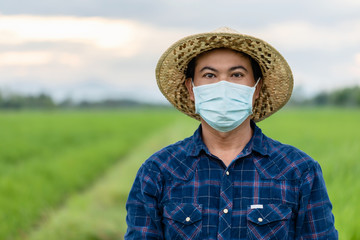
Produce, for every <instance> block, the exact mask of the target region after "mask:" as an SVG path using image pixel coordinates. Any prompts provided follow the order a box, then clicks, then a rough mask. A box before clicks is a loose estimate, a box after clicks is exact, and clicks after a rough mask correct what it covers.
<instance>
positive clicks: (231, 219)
mask: <svg viewBox="0 0 360 240" xmlns="http://www.w3.org/2000/svg"><path fill="white" fill-rule="evenodd" d="M251 126H252V128H253V129H254V134H253V137H252V138H251V140H250V141H249V143H248V144H247V146H246V147H245V148H244V149H243V151H242V152H241V153H240V154H239V155H238V156H237V157H236V159H235V160H234V161H232V163H231V164H230V165H229V166H228V167H226V166H225V165H224V163H223V162H222V161H221V160H220V159H219V158H217V157H216V156H214V155H212V154H211V153H210V152H209V150H208V149H207V147H206V146H205V144H204V143H203V141H202V138H201V127H199V129H198V130H197V131H196V132H195V133H194V135H193V136H192V137H189V138H187V139H184V140H183V141H180V142H178V143H175V144H173V145H170V146H168V147H166V148H164V149H162V150H161V151H159V152H157V153H155V154H154V155H153V156H151V157H150V158H149V159H148V160H147V161H146V162H145V163H144V164H143V165H142V166H141V168H140V170H139V171H138V174H137V176H136V179H135V182H134V185H133V187H132V189H131V191H130V194H129V198H128V201H127V204H126V208H127V212H128V214H127V218H126V221H127V224H128V229H127V233H126V235H125V239H338V233H337V231H336V230H335V227H334V216H333V214H332V212H331V209H332V206H331V203H330V200H329V197H328V194H327V191H326V188H325V182H324V179H323V176H322V172H321V169H320V166H319V164H318V163H317V162H316V161H314V160H313V159H312V158H310V157H309V156H308V155H306V154H305V153H304V152H302V151H300V150H298V149H296V148H294V147H292V146H289V145H284V144H281V143H279V142H277V141H274V140H272V139H270V138H268V137H266V136H265V135H264V134H263V133H262V132H261V130H260V128H258V127H257V126H256V125H255V123H253V122H252V123H251Z"/></svg>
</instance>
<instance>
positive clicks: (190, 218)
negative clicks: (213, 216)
mask: <svg viewBox="0 0 360 240" xmlns="http://www.w3.org/2000/svg"><path fill="white" fill-rule="evenodd" d="M163 216H164V217H166V218H169V219H172V220H174V221H177V222H181V223H183V224H185V225H189V224H193V223H195V222H197V221H200V220H201V218H202V215H201V206H200V205H199V204H192V203H179V204H175V203H168V204H166V205H165V206H164V214H163Z"/></svg>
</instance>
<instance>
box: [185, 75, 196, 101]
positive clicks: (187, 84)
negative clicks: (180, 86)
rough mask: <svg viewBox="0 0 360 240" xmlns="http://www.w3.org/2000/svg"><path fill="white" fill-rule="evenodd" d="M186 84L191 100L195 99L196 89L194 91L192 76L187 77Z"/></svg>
mask: <svg viewBox="0 0 360 240" xmlns="http://www.w3.org/2000/svg"><path fill="white" fill-rule="evenodd" d="M185 86H186V88H187V90H188V92H189V98H190V100H191V101H193V102H194V101H195V97H194V91H193V85H192V78H187V79H186V80H185Z"/></svg>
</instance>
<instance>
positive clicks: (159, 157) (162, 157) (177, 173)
mask: <svg viewBox="0 0 360 240" xmlns="http://www.w3.org/2000/svg"><path fill="white" fill-rule="evenodd" d="M191 144H192V137H188V138H185V139H183V140H181V141H178V142H175V143H173V144H170V145H168V146H166V147H164V148H162V149H160V150H159V151H157V152H155V153H154V154H152V155H151V156H150V157H149V158H148V159H147V160H146V161H145V162H144V164H143V166H142V167H143V168H147V169H151V170H152V171H156V172H158V173H159V174H161V175H166V176H168V177H177V178H181V179H182V178H187V177H188V176H189V174H190V173H192V172H193V170H192V169H191V167H190V166H189V162H188V161H187V159H188V152H189V149H190V148H191Z"/></svg>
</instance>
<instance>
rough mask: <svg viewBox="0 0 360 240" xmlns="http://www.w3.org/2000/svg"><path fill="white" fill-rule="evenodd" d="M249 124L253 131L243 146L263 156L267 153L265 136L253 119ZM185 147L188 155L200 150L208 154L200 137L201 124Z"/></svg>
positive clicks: (267, 147)
mask: <svg viewBox="0 0 360 240" xmlns="http://www.w3.org/2000/svg"><path fill="white" fill-rule="evenodd" d="M250 126H251V128H252V129H253V131H254V133H253V136H252V137H251V139H250V141H249V142H248V144H247V146H246V147H245V148H247V149H248V150H250V151H252V150H253V151H255V152H257V153H260V154H261V155H263V156H265V155H269V145H268V142H267V140H266V136H265V135H264V134H263V133H262V131H261V129H260V128H259V127H258V126H257V125H256V124H255V122H254V121H252V120H251V121H250ZM186 148H187V149H186V152H187V154H188V156H193V157H196V156H198V155H199V154H200V152H201V151H204V152H205V153H207V154H209V155H210V151H209V149H208V148H207V147H206V145H205V143H204V141H203V139H202V129H201V124H200V126H199V127H198V128H197V130H196V131H195V133H194V135H193V136H192V141H191V143H190V144H188V145H187V147H186Z"/></svg>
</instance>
